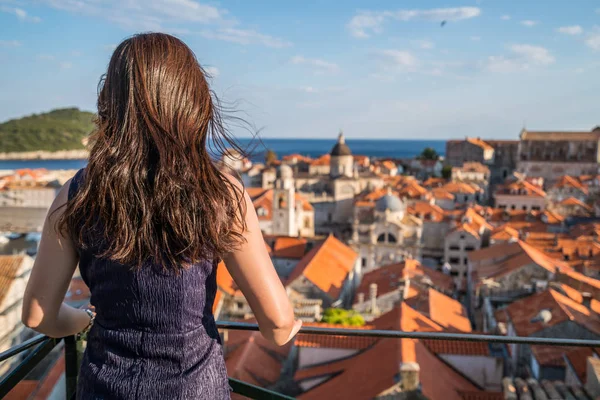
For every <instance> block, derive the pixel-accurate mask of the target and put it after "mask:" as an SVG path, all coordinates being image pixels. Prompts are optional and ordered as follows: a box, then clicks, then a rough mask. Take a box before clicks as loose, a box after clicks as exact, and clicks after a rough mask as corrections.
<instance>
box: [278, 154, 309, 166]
mask: <svg viewBox="0 0 600 400" xmlns="http://www.w3.org/2000/svg"><path fill="white" fill-rule="evenodd" d="M281 159H282V160H283V161H292V160H294V159H295V160H296V161H298V162H303V163H307V164H310V163H311V162H312V161H313V159H312V158H310V157H306V156H303V155H301V154H288V155H287V156H283V157H282V158H281Z"/></svg>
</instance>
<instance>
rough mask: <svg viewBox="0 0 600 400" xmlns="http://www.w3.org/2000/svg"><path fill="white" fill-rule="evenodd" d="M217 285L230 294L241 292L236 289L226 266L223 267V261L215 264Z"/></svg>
mask: <svg viewBox="0 0 600 400" xmlns="http://www.w3.org/2000/svg"><path fill="white" fill-rule="evenodd" d="M217 286H218V288H219V289H221V290H222V291H223V292H225V293H227V294H228V295H230V296H236V295H241V294H242V292H241V291H240V290H239V289H238V287H237V285H236V284H235V282H234V281H233V278H232V277H231V275H230V274H229V271H227V267H225V263H224V262H222V261H221V262H220V263H219V265H218V266H217Z"/></svg>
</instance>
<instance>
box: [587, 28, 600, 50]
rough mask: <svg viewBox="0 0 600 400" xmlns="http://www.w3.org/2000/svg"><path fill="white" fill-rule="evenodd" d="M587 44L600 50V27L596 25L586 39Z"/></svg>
mask: <svg viewBox="0 0 600 400" xmlns="http://www.w3.org/2000/svg"><path fill="white" fill-rule="evenodd" d="M585 44H586V45H587V46H588V47H589V48H591V49H592V50H595V51H598V50H600V28H599V27H597V26H595V27H594V31H593V32H592V33H590V34H589V35H588V37H587V38H586V39H585Z"/></svg>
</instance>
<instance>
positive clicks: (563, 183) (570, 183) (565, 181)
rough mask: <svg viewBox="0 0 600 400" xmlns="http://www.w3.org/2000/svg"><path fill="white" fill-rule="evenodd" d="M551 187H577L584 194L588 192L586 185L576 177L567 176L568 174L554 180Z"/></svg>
mask: <svg viewBox="0 0 600 400" xmlns="http://www.w3.org/2000/svg"><path fill="white" fill-rule="evenodd" d="M553 187H555V188H563V187H571V188H575V189H578V190H579V191H581V192H582V193H584V194H588V193H589V190H588V187H587V185H585V184H583V183H582V182H580V181H579V180H578V179H576V178H574V177H572V176H569V175H565V176H563V177H561V178H560V179H559V180H558V182H556V183H555V184H554V186H553Z"/></svg>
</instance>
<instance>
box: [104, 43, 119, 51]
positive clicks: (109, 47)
mask: <svg viewBox="0 0 600 400" xmlns="http://www.w3.org/2000/svg"><path fill="white" fill-rule="evenodd" d="M102 48H103V49H104V50H106V51H115V49H116V48H117V45H116V44H105V45H104V46H102Z"/></svg>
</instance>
